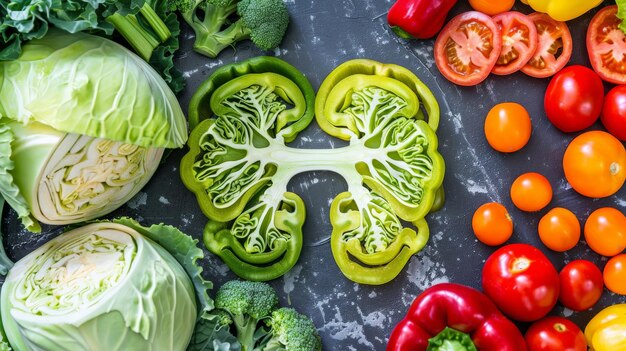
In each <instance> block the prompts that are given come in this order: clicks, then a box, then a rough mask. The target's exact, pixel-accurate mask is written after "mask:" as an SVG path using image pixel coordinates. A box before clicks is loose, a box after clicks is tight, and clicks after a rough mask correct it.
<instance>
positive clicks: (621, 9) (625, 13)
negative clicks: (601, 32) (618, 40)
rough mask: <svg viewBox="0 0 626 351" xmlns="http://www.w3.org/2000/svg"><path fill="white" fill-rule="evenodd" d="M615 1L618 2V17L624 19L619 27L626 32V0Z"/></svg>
mask: <svg viewBox="0 0 626 351" xmlns="http://www.w3.org/2000/svg"><path fill="white" fill-rule="evenodd" d="M615 3H616V4H617V18H619V19H621V20H622V23H620V25H619V29H621V30H622V32H624V33H626V22H625V21H624V20H626V0H615Z"/></svg>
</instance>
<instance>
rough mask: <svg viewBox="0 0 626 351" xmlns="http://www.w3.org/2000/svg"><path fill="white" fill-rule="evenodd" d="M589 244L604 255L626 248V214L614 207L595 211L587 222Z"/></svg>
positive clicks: (586, 239)
mask: <svg viewBox="0 0 626 351" xmlns="http://www.w3.org/2000/svg"><path fill="white" fill-rule="evenodd" d="M585 241H587V245H589V247H590V248H591V249H592V250H593V251H594V252H596V253H597V254H600V255H602V256H615V255H617V254H619V253H621V252H622V251H624V249H626V216H624V214H623V213H621V212H620V211H618V210H616V209H614V208H612V207H603V208H599V209H597V210H595V211H593V212H592V213H591V214H590V215H589V218H587V222H585Z"/></svg>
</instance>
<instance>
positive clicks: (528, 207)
mask: <svg viewBox="0 0 626 351" xmlns="http://www.w3.org/2000/svg"><path fill="white" fill-rule="evenodd" d="M511 200H513V204H514V205H515V206H516V207H517V208H519V209H520V210H522V211H526V212H536V211H539V210H541V209H542V208H544V207H546V206H548V204H549V203H550V201H552V186H551V185H550V182H549V181H548V179H546V177H544V176H542V175H541V174H539V173H534V172H530V173H524V174H522V175H521V176H519V177H517V179H515V181H514V182H513V184H512V185H511Z"/></svg>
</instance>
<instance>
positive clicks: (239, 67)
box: [181, 57, 314, 280]
mask: <svg viewBox="0 0 626 351" xmlns="http://www.w3.org/2000/svg"><path fill="white" fill-rule="evenodd" d="M198 91H199V92H202V93H196V94H195V95H194V98H193V99H192V102H191V105H192V106H196V107H197V108H190V124H191V125H195V124H197V123H198V122H199V121H200V115H199V113H200V111H205V110H210V111H214V112H215V114H217V115H218V116H220V117H219V118H218V119H210V120H205V121H203V122H202V123H201V124H200V125H199V126H198V127H197V128H196V129H195V130H194V131H193V133H192V134H191V136H190V140H189V147H190V149H191V150H190V152H189V153H188V154H187V155H186V156H185V157H183V160H182V161H181V177H182V180H183V183H184V184H185V185H186V186H187V187H188V188H189V189H190V190H192V191H193V192H194V193H196V196H197V198H198V202H199V204H200V208H201V209H202V211H203V212H204V213H205V214H206V215H207V216H208V217H209V223H208V224H207V225H206V227H205V234H204V242H205V244H206V245H207V248H208V249H209V250H210V251H211V252H213V253H215V254H216V255H218V256H220V257H221V258H222V259H223V260H224V261H225V262H226V263H227V264H228V266H229V267H230V268H231V269H232V270H233V271H234V272H235V273H236V274H237V275H239V276H240V277H242V278H244V279H247V280H270V279H274V278H277V277H279V276H281V275H283V274H284V273H285V272H287V271H288V270H289V269H291V267H293V265H295V263H296V261H297V259H298V257H299V255H300V251H301V249H302V225H303V224H304V219H305V208H304V203H303V202H302V199H300V197H299V196H298V195H296V194H294V193H291V192H287V189H286V187H287V182H288V181H289V179H290V178H291V175H289V174H288V173H289V171H288V172H287V174H284V173H283V170H281V169H277V168H276V167H275V166H274V165H273V164H271V163H272V162H267V161H271V160H269V159H267V157H266V156H267V155H265V154H262V153H259V152H258V151H259V150H261V148H265V150H267V151H268V152H269V151H271V150H277V151H280V150H283V149H285V150H289V149H288V148H286V147H285V146H284V145H285V142H286V141H291V140H293V139H294V138H295V137H296V136H297V133H298V132H299V131H301V130H302V129H304V128H305V127H306V126H307V125H308V124H309V122H310V121H311V120H312V119H313V103H314V92H313V88H312V87H311V85H310V84H309V82H308V81H307V80H306V78H305V77H304V76H303V75H302V73H300V72H299V71H297V70H296V69H295V68H294V67H292V66H291V65H289V64H287V63H285V62H284V61H282V60H280V59H277V58H271V57H258V58H254V59H251V60H248V61H246V62H243V63H240V64H235V65H230V66H224V67H222V68H221V69H218V70H217V71H216V72H215V73H214V74H213V75H212V76H211V78H210V79H209V80H208V81H207V82H205V83H204V84H203V85H202V86H201V87H200V88H199V90H198ZM205 93H206V94H205ZM209 97H210V101H209ZM287 103H288V104H289V105H290V106H291V107H290V108H287V106H286V104H287ZM210 113H211V114H212V113H213V112H210ZM211 114H209V116H210V115H211ZM229 137H233V139H232V140H231V139H229ZM281 145H282V146H281ZM257 146H258V147H259V148H257ZM246 154H247V155H248V156H249V157H246V156H245V155H246ZM285 170H287V169H285Z"/></svg>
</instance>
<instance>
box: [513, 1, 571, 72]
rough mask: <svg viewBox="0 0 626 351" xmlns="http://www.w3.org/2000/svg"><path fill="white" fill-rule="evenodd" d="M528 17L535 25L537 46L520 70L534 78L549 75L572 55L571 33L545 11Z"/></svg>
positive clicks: (557, 69)
mask: <svg viewBox="0 0 626 351" xmlns="http://www.w3.org/2000/svg"><path fill="white" fill-rule="evenodd" d="M528 18H529V19H530V20H531V21H533V22H534V23H535V26H536V27H537V40H538V46H537V51H535V54H534V55H533V57H532V58H531V59H530V60H529V61H528V63H527V64H526V66H524V67H522V72H524V73H526V74H527V75H529V76H531V77H536V78H546V77H550V76H552V75H554V74H555V73H556V72H558V71H560V70H561V69H562V68H563V67H565V65H566V64H567V62H568V61H569V59H570V57H572V35H571V34H570V32H569V28H568V27H567V24H565V22H557V21H555V20H553V19H552V18H550V16H548V15H546V14H545V13H539V12H535V13H532V14H530V15H528Z"/></svg>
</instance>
